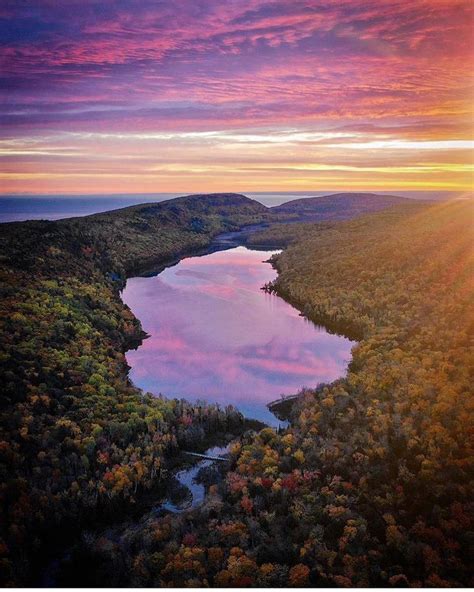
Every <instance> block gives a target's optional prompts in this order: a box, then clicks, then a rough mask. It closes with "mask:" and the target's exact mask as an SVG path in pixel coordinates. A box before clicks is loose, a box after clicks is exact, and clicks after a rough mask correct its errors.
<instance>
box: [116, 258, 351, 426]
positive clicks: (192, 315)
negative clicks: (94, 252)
mask: <svg viewBox="0 0 474 592" xmlns="http://www.w3.org/2000/svg"><path fill="white" fill-rule="evenodd" d="M273 253H274V251H251V250H248V249H246V248H245V247H236V248H233V249H230V250H228V251H220V252H217V253H213V254H210V255H205V256H203V257H191V258H188V259H183V260H182V261H181V262H180V263H179V264H178V265H175V266H174V267H169V268H167V269H165V270H164V271H163V272H162V273H160V274H159V275H157V276H154V277H146V278H141V277H137V278H132V279H129V280H128V281H127V285H126V288H125V290H124V291H123V294H122V297H123V300H124V302H125V303H126V304H128V306H130V308H131V309H132V311H133V312H134V314H135V315H136V316H137V317H138V318H139V319H140V320H141V322H142V325H143V328H144V330H145V331H146V332H147V333H149V334H150V338H149V339H146V340H145V341H144V342H143V344H142V345H141V346H140V347H139V348H138V349H137V350H132V351H129V352H127V361H128V364H129V365H130V366H131V371H130V377H131V379H132V381H133V382H134V383H135V384H136V385H137V386H139V387H140V388H142V389H144V390H145V391H149V392H152V393H154V394H159V393H162V394H163V395H166V396H168V397H184V398H186V399H189V400H192V401H196V400H199V399H200V400H202V399H206V400H207V401H212V402H217V403H219V404H221V405H229V404H232V405H234V406H236V407H237V408H238V409H240V410H241V411H242V412H243V413H244V414H245V415H246V416H247V417H251V418H255V419H260V420H262V421H265V422H267V423H270V424H272V425H277V424H278V420H276V418H275V417H274V416H273V414H272V413H270V412H269V411H268V410H267V408H266V403H268V402H269V401H272V400H274V399H277V398H278V397H279V396H280V395H281V394H284V395H289V394H293V393H296V392H297V391H298V390H300V389H301V388H302V387H303V386H308V387H314V386H316V384H317V383H319V382H327V381H332V380H334V379H336V378H338V377H339V376H342V375H343V374H344V373H345V371H346V368H347V364H348V362H349V360H350V350H351V347H352V345H353V342H351V341H349V340H348V339H345V338H344V337H339V336H337V335H331V334H329V333H327V331H325V330H324V329H322V328H320V327H316V326H315V325H314V324H313V323H311V322H309V321H307V320H305V319H304V318H302V317H301V316H299V313H298V311H297V310H296V309H294V308H293V307H291V306H290V305H289V304H287V303H286V302H285V301H284V300H282V299H281V298H279V297H277V296H275V295H270V294H266V293H264V292H263V291H262V290H261V289H260V288H261V287H262V286H263V284H265V283H266V282H268V281H271V280H273V279H274V278H275V277H276V272H275V270H274V269H272V267H271V265H270V264H269V263H266V262H265V261H266V260H268V258H269V257H270V256H271V255H272V254H273Z"/></svg>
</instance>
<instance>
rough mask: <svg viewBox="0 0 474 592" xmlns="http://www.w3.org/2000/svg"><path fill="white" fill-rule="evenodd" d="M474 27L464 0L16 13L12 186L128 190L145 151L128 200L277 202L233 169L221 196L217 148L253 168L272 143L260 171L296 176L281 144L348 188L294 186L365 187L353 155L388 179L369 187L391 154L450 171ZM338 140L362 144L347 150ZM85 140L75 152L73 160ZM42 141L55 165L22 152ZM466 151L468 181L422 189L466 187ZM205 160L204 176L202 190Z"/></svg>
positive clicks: (154, 5)
mask: <svg viewBox="0 0 474 592" xmlns="http://www.w3.org/2000/svg"><path fill="white" fill-rule="evenodd" d="M471 26H472V5H471V3H470V2H467V1H464V0H461V1H451V0H449V1H448V0H430V1H428V0H415V1H414V2H410V3H407V2H402V1H400V0H380V1H378V2H375V1H373V0H370V1H369V0H362V1H358V2H353V1H350V2H349V1H339V0H338V1H337V2H336V1H335V0H324V1H317V2H314V1H309V0H304V1H303V0H296V1H295V0H293V1H291V2H290V0H276V1H266V0H246V1H239V2H226V3H219V2H213V1H210V0H206V1H205V0H196V1H195V2H193V3H190V2H187V1H176V0H175V1H173V2H170V1H167V0H164V1H160V2H155V1H153V2H151V1H148V0H141V1H140V2H138V0H137V1H135V0H119V1H117V2H107V1H106V2H97V1H95V0H88V1H86V2H81V3H79V2H76V1H75V0H72V1H71V2H68V3H67V4H63V5H61V4H60V3H59V6H58V3H57V2H54V1H52V0H51V1H50V0H41V1H39V2H36V3H35V4H34V6H31V5H29V4H27V3H18V2H13V1H7V2H4V3H3V6H2V9H1V12H0V33H1V35H0V38H2V42H1V43H0V65H1V72H2V74H1V78H0V81H1V88H2V91H1V94H0V97H1V99H0V100H1V103H2V116H1V118H0V130H1V133H2V137H3V138H4V140H5V142H6V143H5V146H6V149H7V150H9V149H10V148H11V149H12V150H13V152H12V153H11V156H10V157H7V156H6V155H4V154H3V152H2V153H0V158H1V159H2V160H3V162H2V164H6V165H7V168H8V167H9V166H10V165H11V161H12V159H15V156H18V159H17V161H16V165H17V167H16V169H15V171H11V170H10V171H8V170H7V171H5V172H4V174H3V175H2V176H0V181H1V183H2V187H3V189H4V191H36V190H38V191H44V190H45V189H47V190H49V191H52V192H55V191H59V192H63V191H84V190H88V189H89V190H91V191H96V190H99V191H114V190H115V185H114V183H113V182H112V181H111V179H112V177H113V174H114V173H118V172H119V171H121V170H122V169H123V160H124V159H126V160H127V162H128V163H130V161H131V160H133V158H135V157H137V159H138V160H140V155H141V160H143V165H142V164H137V166H136V167H131V168H130V169H129V175H130V177H129V179H130V180H129V182H128V183H127V184H126V185H125V187H124V184H123V180H121V181H120V187H122V188H125V190H127V189H128V190H132V191H143V190H156V191H159V190H162V191H166V190H177V191H180V190H183V191H188V190H189V191H193V190H198V189H199V190H201V189H203V190H207V189H209V190H213V189H220V188H222V189H232V188H233V185H232V183H234V182H235V181H236V178H237V177H238V179H239V188H244V189H248V190H251V189H261V188H262V187H263V188H266V189H275V188H277V186H275V185H274V183H272V179H273V178H274V177H273V174H272V175H271V176H268V177H267V180H266V182H265V181H264V180H263V179H261V178H260V177H259V176H257V178H255V177H253V176H252V173H250V172H245V171H240V174H239V175H237V174H236V172H235V171H233V170H232V169H231V168H230V165H229V164H228V165H227V166H228V168H227V170H225V169H222V170H219V171H218V174H219V178H218V179H214V181H213V182H212V183H210V182H209V179H208V178H207V177H206V174H207V173H206V171H207V170H209V169H210V170H212V166H211V163H214V162H215V161H216V154H215V152H214V150H215V148H216V146H218V147H219V149H222V151H223V152H224V154H223V155H222V157H223V156H228V157H229V159H230V160H231V159H232V158H233V159H234V160H235V161H236V163H237V164H238V163H239V162H240V161H241V159H242V152H243V150H242V144H244V143H248V144H250V145H251V146H253V148H252V147H251V148H250V151H251V152H252V154H255V150H254V149H255V147H256V146H257V144H258V151H257V152H258V154H256V155H255V158H257V159H258V161H259V162H260V161H262V160H264V161H266V165H267V168H268V169H271V170H274V169H277V168H278V163H279V159H278V158H277V156H276V154H275V145H278V147H279V149H280V151H283V152H284V154H283V161H288V159H290V158H291V159H292V160H294V159H296V160H299V161H300V164H305V165H307V166H309V165H313V166H315V167H316V168H317V167H318V166H319V170H320V171H321V170H324V168H323V167H328V166H333V165H334V164H337V165H338V169H337V175H336V176H335V177H334V180H331V181H330V180H329V179H327V178H322V179H321V180H318V182H317V183H316V185H315V180H314V179H311V178H308V177H301V176H298V174H299V172H300V171H299V169H298V171H299V172H298V171H297V170H294V169H291V168H290V169H289V168H288V167H286V175H283V174H281V175H278V187H284V188H291V187H295V188H299V189H301V188H302V183H303V184H304V183H309V184H308V185H307V187H304V188H308V189H309V188H314V189H316V188H321V187H323V185H324V183H328V182H330V183H331V185H330V187H331V188H339V187H340V188H347V187H348V186H350V185H351V183H352V182H353V181H354V180H355V181H357V183H359V182H360V183H362V182H363V177H361V179H359V178H357V179H354V177H353V175H352V174H351V173H352V172H353V171H350V170H345V169H344V167H347V166H352V164H351V161H352V160H353V159H354V158H355V159H357V158H359V157H358V156H357V155H354V154H353V153H354V151H357V152H359V151H362V152H363V153H364V155H365V158H366V161H365V162H366V165H367V167H368V168H369V169H371V171H370V173H371V174H370V175H366V176H365V181H366V187H367V188H369V189H370V188H374V187H375V185H377V184H379V185H383V182H384V181H385V178H384V176H383V175H384V174H385V172H384V171H383V170H382V171H380V175H378V174H377V171H374V170H373V169H374V168H377V167H378V166H379V163H376V162H375V161H378V160H379V158H378V155H376V154H374V152H375V151H377V150H383V153H384V156H385V157H384V162H383V167H384V169H386V168H387V166H389V165H390V163H391V162H393V161H395V163H394V166H395V167H400V166H407V165H408V162H409V160H410V159H412V158H413V149H412V148H411V146H414V145H416V147H415V149H416V150H418V149H421V151H422V152H423V151H424V148H422V146H423V144H424V143H425V144H426V143H427V142H432V143H433V146H434V147H433V151H435V152H437V153H439V157H438V158H435V161H437V162H438V164H443V162H444V155H445V154H446V152H450V153H452V151H453V149H454V148H453V147H447V145H446V143H447V142H451V143H456V142H457V143H460V142H462V141H465V140H467V139H468V138H469V137H470V136H471V134H472V93H473V86H472V83H473V79H472V74H471V71H470V64H471V63H472V57H473V46H472V40H471V30H470V29H471ZM193 133H194V134H196V135H195V136H194V137H193V136H192V134H193ZM206 134H208V135H206ZM330 134H333V135H336V137H337V134H346V135H347V141H345V142H344V141H338V142H333V143H332V145H330V144H329V142H327V141H326V139H327V138H328V137H329V135H330ZM255 137H256V138H257V139H255ZM68 142H69V143H71V142H72V152H71V150H66V149H64V151H62V146H63V145H64V144H66V143H68ZM199 142H200V148H199V147H198V148H196V145H197V143H199ZM225 142H227V144H225ZM443 142H444V143H443ZM32 143H35V144H36V146H37V147H39V148H40V151H41V152H43V154H41V155H37V156H35V155H34V154H20V155H15V152H14V148H13V144H14V145H15V147H16V150H20V151H23V152H31V149H30V147H31V144H32ZM377 143H378V144H377ZM104 144H106V145H107V155H108V156H107V159H105V158H104V157H103V156H102V148H103V146H104ZM453 145H454V144H453ZM9 146H10V147H9ZM323 146H324V147H323ZM357 146H359V147H357ZM457 146H458V147H459V149H460V150H459V152H458V159H457V164H458V168H459V170H457V171H454V170H449V171H448V170H447V169H445V171H444V172H445V176H443V178H442V179H441V178H440V177H439V175H438V173H437V172H434V173H433V175H432V176H427V175H426V167H425V168H424V169H423V170H420V178H418V179H414V183H415V184H414V186H419V185H417V184H420V183H421V184H422V185H423V186H424V187H425V186H426V188H436V187H441V186H443V187H445V186H446V185H447V184H449V185H450V187H452V188H458V187H467V186H468V185H469V184H470V177H469V174H470V173H469V163H470V159H469V158H466V154H467V153H468V149H464V148H463V146H461V145H460V144H459V145H457ZM196 150H200V163H194V159H195V157H196V154H195V152H196ZM179 151H181V152H180V154H178V152H179ZM74 152H75V153H76V154H75V155H74V154H73V153H74ZM152 152H154V154H155V162H151V161H152V160H153V159H152V158H151V153H152ZM174 152H176V155H175V156H174V157H173V160H172V162H170V161H169V158H168V155H169V153H171V154H173V153H174ZM46 153H47V154H46ZM84 153H85V155H84ZM55 155H57V156H56V160H55ZM26 156H31V158H30V159H27V158H25V157H26ZM39 156H41V157H42V158H43V160H41V162H37V158H38V157H39ZM94 156H96V157H97V163H95V165H93V162H92V161H93V160H94V158H93V157H94ZM220 156H221V155H218V157H217V160H219V157H220ZM281 156H282V155H281V154H280V157H281ZM7 158H8V160H5V159H7ZM67 159H69V162H70V163H71V168H70V175H69V177H70V178H69V180H66V177H64V176H63V177H58V176H57V175H58V174H59V175H60V174H63V175H66V174H67V173H66V172H64V173H61V172H60V171H61V169H62V165H63V164H64V162H65V161H66V160H67ZM105 160H107V165H106V164H105ZM400 161H404V162H403V163H401V162H400ZM55 163H57V164H58V167H57V172H56V176H54V175H53V172H52V170H53V169H54V164H55ZM73 163H74V164H73ZM190 163H194V164H196V165H197V164H201V169H202V171H204V172H202V174H201V176H199V174H198V172H197V169H196V171H195V172H194V173H193V170H192V169H189V168H188V167H189V164H190ZM217 164H221V163H219V162H218V163H217ZM451 164H452V163H451ZM43 165H44V166H43ZM170 165H173V167H174V168H175V169H176V170H179V171H182V170H184V171H188V174H187V175H185V177H186V178H182V179H181V181H180V180H179V179H178V178H173V177H170V175H169V166H170ZM22 167H23V169H22ZM152 167H154V168H152ZM167 167H168V168H167ZM463 167H464V168H463ZM150 168H152V170H150ZM2 169H4V167H3V166H2ZM22 170H23V172H24V177H23V178H22V177H21V171H22ZM77 170H80V171H81V173H80V174H81V175H87V174H88V171H89V173H90V179H89V183H87V182H86V179H85V177H81V178H82V181H80V183H77V178H74V173H75V171H77ZM160 170H161V171H163V172H162V174H159V171H160ZM332 170H333V172H336V170H335V169H332ZM50 171H51V174H50V177H49V181H48V180H47V175H48V173H49V172H50ZM213 172H214V173H216V171H215V170H214V171H213ZM367 172H369V171H367ZM13 173H14V176H12V174H13ZM281 173H283V169H282V170H281ZM394 173H396V169H394ZM76 174H79V173H76ZM374 174H375V177H374ZM39 175H42V177H41V179H42V181H41V182H40V183H39V185H35V183H36V182H37V181H35V179H39V178H40V177H39ZM45 175H46V176H45ZM150 175H152V177H150ZM437 175H438V176H437ZM196 180H197V181H198V185H199V186H196ZM38 182H39V181H38ZM401 182H402V184H403V182H404V181H403V175H402V176H401ZM401 186H402V185H400V187H401ZM326 187H327V186H326ZM133 188H134V189H133ZM379 188H380V187H379ZM389 188H390V189H392V188H396V187H394V186H392V187H389Z"/></svg>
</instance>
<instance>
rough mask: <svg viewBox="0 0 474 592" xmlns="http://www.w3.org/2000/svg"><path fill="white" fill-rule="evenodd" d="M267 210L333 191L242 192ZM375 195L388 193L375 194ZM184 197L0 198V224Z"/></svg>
mask: <svg viewBox="0 0 474 592" xmlns="http://www.w3.org/2000/svg"><path fill="white" fill-rule="evenodd" d="M242 193H244V195H246V196H247V197H250V198H252V199H255V200H257V201H259V202H261V203H263V204H264V205H266V206H268V207H272V206H278V205H280V204H282V203H285V202H287V201H290V200H292V199H299V198H301V197H310V196H317V195H328V194H329V193H336V192H335V191H330V190H328V191H295V192H284V191H283V192H274V193H272V192H266V193H264V192H259V193H252V192H250V193H248V192H242ZM378 193H382V194H383V193H390V192H388V191H385V192H384V191H379V192H378ZM392 193H396V194H397V195H402V196H405V197H414V198H417V199H447V198H448V197H449V196H450V195H451V193H450V192H442V191H437V192H427V191H408V192H407V191H401V192H400V191H399V192H395V191H393V192H392ZM180 195H186V194H185V193H141V194H123V195H107V196H104V195H35V196H27V195H22V196H18V195H0V222H18V221H21V220H59V219H61V218H72V217H75V216H87V215H89V214H97V213H99V212H107V211H109V210H116V209H119V208H125V207H127V206H133V205H136V204H141V203H152V202H159V201H164V200H166V199H172V198H173V197H179V196H180Z"/></svg>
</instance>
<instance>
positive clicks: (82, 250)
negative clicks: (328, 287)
mask: <svg viewBox="0 0 474 592" xmlns="http://www.w3.org/2000/svg"><path fill="white" fill-rule="evenodd" d="M266 215H267V208H265V206H263V205H262V204H261V203H259V202H257V201H254V200H251V199H249V198H247V197H245V196H243V195H239V194H234V193H220V194H211V195H190V196H185V197H180V198H176V199H172V200H168V201H164V202H160V203H152V204H141V205H136V206H130V207H127V208H123V209H120V210H113V211H111V212H105V213H101V214H93V215H90V216H84V217H80V218H67V219H64V220H58V221H55V222H49V221H28V222H11V223H7V224H2V225H1V228H2V233H1V236H0V247H1V255H0V257H1V259H0V262H3V263H6V264H8V265H10V266H11V267H12V268H14V269H27V268H32V267H34V268H35V269H38V266H39V267H41V266H42V265H43V264H44V265H46V266H53V269H56V270H61V271H68V270H69V271H72V270H73V269H75V270H77V272H79V273H80V268H81V262H82V261H83V260H84V259H86V260H89V261H93V262H94V263H95V264H96V265H98V266H99V267H101V268H103V269H106V270H107V271H110V272H114V273H117V274H119V275H121V276H122V277H124V276H125V274H126V273H128V272H130V271H131V270H132V269H135V268H136V267H145V266H146V265H147V264H148V263H149V264H152V263H153V264H159V263H160V262H164V261H167V260H168V259H170V258H173V257H176V256H178V255H179V254H181V253H185V252H188V251H189V250H191V249H198V248H200V247H204V246H206V245H207V244H208V243H209V241H210V240H211V238H212V237H213V236H214V235H215V234H217V233H219V232H224V231H227V230H236V229H238V228H239V227H240V226H242V225H246V224H252V223H255V222H261V221H263V220H264V219H265V217H266ZM71 265H72V269H71V267H70V266H71Z"/></svg>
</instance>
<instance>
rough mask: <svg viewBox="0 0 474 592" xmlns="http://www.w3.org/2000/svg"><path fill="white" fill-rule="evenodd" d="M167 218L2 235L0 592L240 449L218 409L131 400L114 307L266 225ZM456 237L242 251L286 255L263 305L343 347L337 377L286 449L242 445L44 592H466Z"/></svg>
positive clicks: (295, 229)
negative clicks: (178, 461) (143, 278)
mask: <svg viewBox="0 0 474 592" xmlns="http://www.w3.org/2000/svg"><path fill="white" fill-rule="evenodd" d="M183 199H187V201H183V202H179V200H176V201H178V203H173V202H167V204H165V205H161V206H159V207H158V206H157V205H154V206H153V207H154V208H155V209H153V207H151V206H147V207H143V206H135V207H134V208H135V209H134V208H127V209H126V210H122V211H121V212H119V213H116V214H113V213H111V214H101V215H97V216H92V217H88V219H82V220H80V219H72V220H66V221H62V222H61V223H51V222H45V221H42V222H28V223H22V224H6V225H3V226H4V229H3V230H4V232H3V234H2V238H1V242H2V255H1V269H0V273H1V279H2V288H1V290H2V308H3V310H2V312H3V314H2V324H1V331H2V333H1V339H2V353H1V363H2V393H1V418H0V419H1V424H0V429H1V432H0V462H1V466H0V476H1V479H0V482H1V485H0V505H1V512H2V516H1V518H2V532H1V535H0V536H1V540H0V562H1V563H0V565H1V572H2V578H3V583H4V584H7V585H12V584H17V585H18V584H25V583H30V584H31V583H37V580H35V578H36V577H37V567H38V566H37V565H36V563H35V559H34V558H35V555H37V554H38V553H39V552H40V550H41V549H42V548H43V546H44V540H45V536H48V533H51V532H52V530H54V528H60V527H61V526H64V525H65V524H70V523H75V524H78V525H79V526H80V527H81V526H84V525H86V524H87V518H86V517H87V516H89V517H92V518H93V517H94V516H97V515H102V514H107V513H113V512H122V511H125V508H126V507H127V505H130V504H132V505H133V504H134V503H136V501H137V499H138V498H139V496H140V495H141V494H142V492H144V491H146V490H149V489H150V488H152V487H154V486H155V485H156V482H157V481H158V482H159V481H160V480H163V479H165V478H166V474H167V471H168V469H169V467H170V464H169V463H170V460H171V459H172V458H173V456H174V455H176V454H177V452H178V451H179V449H180V447H182V446H183V443H184V442H189V441H190V440H192V441H193V442H195V443H196V444H197V445H199V443H203V442H205V441H206V439H207V438H208V437H209V435H210V434H213V433H217V432H219V431H220V432H223V433H224V432H225V433H228V432H233V433H238V432H239V430H241V426H242V421H243V419H242V416H241V415H240V414H239V413H237V412H236V411H235V410H233V409H225V410H222V409H219V408H217V407H216V406H205V407H199V406H196V405H193V404H190V403H187V402H185V401H176V400H167V399H165V398H162V397H151V396H148V395H146V394H143V393H141V392H140V391H139V390H138V389H135V388H134V387H133V386H132V385H131V384H130V383H129V381H128V379H127V367H126V363H125V357H124V352H125V351H126V349H127V348H128V347H130V346H131V345H132V344H134V343H137V342H139V341H140V339H141V338H142V336H143V334H142V331H141V327H140V324H139V321H138V320H137V319H135V318H134V317H133V315H132V313H131V312H130V310H129V309H128V308H127V307H126V306H125V305H124V304H123V303H122V302H121V300H120V296H119V290H120V288H121V287H122V286H123V284H124V281H125V279H126V277H127V275H128V274H130V273H133V272H134V271H135V270H136V269H138V268H140V266H141V265H148V264H151V263H152V262H153V263H154V264H157V265H160V264H165V263H166V261H169V260H170V259H173V258H174V257H180V256H181V255H182V254H183V253H185V252H189V251H191V250H193V249H199V248H203V247H206V246H207V245H208V244H209V242H210V241H211V239H212V237H213V236H215V235H216V234H217V233H219V232H222V231H226V230H233V229H237V228H239V227H240V226H242V225H245V224H252V223H261V222H266V223H267V224H268V223H269V222H272V221H274V220H275V218H273V220H272V219H270V218H269V216H268V212H267V211H266V208H263V206H262V207H259V204H256V202H252V201H251V200H247V199H246V198H244V197H243V196H223V197H222V196H221V197H216V198H215V200H214V202H212V203H206V202H203V200H192V199H190V198H183ZM255 204H256V205H255ZM262 208H263V209H262ZM281 221H282V218H280V219H279V222H281ZM472 223H473V209H472V202H470V201H467V200H464V201H456V202H450V203H442V204H437V205H432V206H420V205H419V204H400V205H395V206H394V207H392V208H390V209H387V210H385V211H383V212H380V213H375V214H370V215H366V216H362V217H358V218H355V219H353V220H349V221H345V222H337V223H335V222H323V223H312V222H306V223H304V224H300V223H292V224H285V225H282V224H274V225H272V226H270V227H269V228H267V229H266V230H263V231H262V232H260V233H255V234H254V235H252V236H251V237H250V238H249V242H252V243H254V244H258V243H261V244H264V243H266V242H269V241H271V242H273V243H274V244H278V243H279V244H284V245H288V246H287V248H286V249H285V250H284V251H283V252H282V253H281V254H279V255H277V256H276V257H274V265H275V266H276V268H277V270H278V272H279V275H278V278H277V279H276V280H275V282H274V283H272V284H271V285H269V286H267V287H266V288H267V289H268V290H270V291H273V292H276V293H277V294H279V295H281V296H282V297H284V298H285V299H287V300H288V301H289V302H291V303H292V304H293V305H295V306H296V307H297V308H298V309H300V310H301V311H302V313H303V314H304V315H305V316H307V317H308V318H310V319H312V320H313V321H315V322H317V323H321V324H324V325H326V326H328V327H330V328H332V329H333V330H337V331H338V332H341V333H344V334H347V335H356V336H357V338H358V341H359V343H358V345H357V346H356V347H355V348H354V350H353V360H352V362H351V364H350V367H349V372H348V374H347V376H346V377H345V378H343V379H340V380H338V381H336V382H335V383H333V384H329V385H319V386H317V385H314V387H315V388H313V389H306V390H305V391H304V392H302V393H301V394H300V397H299V398H298V399H297V401H296V403H295V404H294V405H293V408H292V412H291V425H290V427H289V428H288V429H287V430H285V431H284V432H282V433H277V432H275V431H274V430H272V429H269V428H266V429H264V430H262V431H260V432H259V433H252V432H250V433H247V434H246V435H245V436H242V438H241V440H240V441H239V442H238V443H237V444H236V445H235V446H234V447H233V449H232V457H231V468H230V470H229V472H228V473H227V475H226V477H225V479H224V480H223V481H222V482H220V483H219V484H218V485H215V486H212V487H211V488H210V489H209V492H208V497H207V499H206V502H205V503H204V504H203V505H202V506H201V507H200V508H196V509H194V510H192V511H190V512H188V513H183V514H181V515H179V516H174V515H167V516H164V517H158V516H155V515H152V514H150V515H149V516H145V517H144V518H143V519H142V520H141V521H140V523H138V524H134V525H133V527H131V526H130V525H128V526H127V525H125V526H124V527H123V528H122V530H121V531H120V532H118V533H117V532H114V535H113V536H111V538H110V539H108V538H107V535H104V534H102V535H101V536H100V537H99V536H96V537H94V536H93V535H88V536H87V537H86V538H83V539H82V543H80V544H79V545H78V546H77V548H76V551H75V554H74V556H73V558H72V560H71V561H72V563H71V564H70V565H69V566H68V567H67V569H64V573H63V574H62V578H63V580H61V582H62V583H64V584H65V585H66V584H68V583H69V584H71V581H70V580H68V578H69V577H71V574H72V575H73V577H74V582H75V584H76V585H80V583H81V577H82V578H88V579H87V581H86V580H84V581H86V583H87V585H89V584H95V585H111V584H113V585H122V586H123V585H135V586H171V585H174V586H207V585H211V586H244V587H247V586H288V585H289V586H309V585H311V586H334V585H335V586H405V585H410V586H417V585H423V586H460V585H469V584H471V585H472V583H473V582H472V567H471V564H470V557H471V553H472V545H473V541H474V534H473V532H472V517H473V504H472V491H473V476H474V471H473V469H474V467H473V460H474V451H473V449H472V448H473V438H472V436H473V422H472V419H473V401H472V387H471V385H472V370H473V363H472V362H473V358H472V353H473V350H472V341H471V340H472V312H471V309H470V305H471V303H472V297H473V283H472V280H473V275H472V271H473V270H472V264H473V251H472ZM39 556H40V555H39ZM84 561H87V565H88V567H89V568H90V569H89V570H88V574H85V573H84V570H83V565H84Z"/></svg>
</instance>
